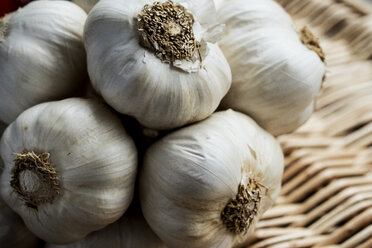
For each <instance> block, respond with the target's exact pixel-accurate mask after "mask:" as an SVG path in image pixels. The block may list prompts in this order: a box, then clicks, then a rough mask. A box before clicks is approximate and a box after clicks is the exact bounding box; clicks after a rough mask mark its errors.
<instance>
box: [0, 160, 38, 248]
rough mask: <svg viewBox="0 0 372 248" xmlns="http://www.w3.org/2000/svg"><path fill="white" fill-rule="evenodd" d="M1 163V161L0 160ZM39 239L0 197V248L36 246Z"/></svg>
mask: <svg viewBox="0 0 372 248" xmlns="http://www.w3.org/2000/svg"><path fill="white" fill-rule="evenodd" d="M0 164H1V162H0ZM38 243H39V240H38V238H36V236H35V235H33V234H32V233H31V232H30V231H29V230H28V229H27V228H26V226H25V224H24V223H23V221H22V219H21V218H20V217H19V216H18V215H17V214H15V213H14V212H13V211H12V210H11V209H10V208H9V207H8V206H7V205H6V204H5V202H4V201H3V200H2V199H0V244H1V247H2V248H37V247H38Z"/></svg>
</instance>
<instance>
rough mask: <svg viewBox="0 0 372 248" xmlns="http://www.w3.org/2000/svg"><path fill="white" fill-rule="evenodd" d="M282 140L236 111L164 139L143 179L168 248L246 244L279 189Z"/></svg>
mask: <svg viewBox="0 0 372 248" xmlns="http://www.w3.org/2000/svg"><path fill="white" fill-rule="evenodd" d="M283 167H284V162H283V154H282V152H281V149H280V146H279V144H278V143H277V141H276V140H275V139H274V138H273V137H272V136H271V135H270V134H269V133H267V132H266V131H264V130H263V129H261V128H260V127H259V126H258V125H257V124H256V123H255V122H254V121H253V120H252V119H250V118H249V117H247V116H245V115H243V114H240V113H238V112H234V111H232V110H228V111H223V112H217V113H214V114H213V115H212V116H211V117H209V118H208V119H206V120H204V121H202V122H199V123H197V124H194V125H191V126H189V127H186V128H183V129H180V130H178V131H175V132H173V133H171V134H170V135H168V136H165V137H164V138H163V139H161V140H160V141H158V142H157V143H155V144H154V145H153V146H151V147H150V148H149V150H148V151H147V153H146V154H145V158H144V165H143V168H142V171H141V176H140V202H141V207H142V211H143V214H144V217H145V219H146V220H147V222H148V223H149V225H150V227H151V228H152V229H153V230H154V232H155V233H156V234H157V235H158V236H159V237H160V239H162V240H163V241H164V242H165V243H166V245H167V246H169V247H232V246H234V245H238V244H240V243H241V242H243V241H245V240H246V238H247V237H248V236H249V234H250V233H251V232H252V231H253V229H254V226H255V224H256V222H257V220H258V218H259V217H260V216H261V215H262V214H263V213H264V212H265V211H266V210H267V209H268V208H269V207H271V206H272V205H273V203H274V201H275V199H276V197H277V196H278V194H279V191H280V185H281V176H282V173H283Z"/></svg>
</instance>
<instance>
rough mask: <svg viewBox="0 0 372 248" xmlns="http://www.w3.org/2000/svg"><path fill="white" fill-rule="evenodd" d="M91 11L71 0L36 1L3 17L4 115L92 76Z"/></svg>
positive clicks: (0, 83)
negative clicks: (87, 33) (88, 48)
mask: <svg viewBox="0 0 372 248" xmlns="http://www.w3.org/2000/svg"><path fill="white" fill-rule="evenodd" d="M86 18H87V14H86V13H85V12H84V11H83V10H82V9H81V8H80V7H78V6H77V5H76V4H73V3H71V2H68V1H34V2H31V3H29V4H27V5H26V6H25V7H24V8H20V9H18V10H17V11H15V12H13V13H11V14H8V15H7V16H5V17H4V18H3V19H1V21H0V121H1V122H4V123H6V124H9V123H11V122H12V121H14V120H15V119H16V117H17V116H18V115H19V114H20V113H22V112H23V111H24V110H26V109H27V108H29V107H31V106H33V105H36V104H38V103H41V102H45V101H50V100H58V99H61V98H66V97H68V96H71V95H72V94H74V93H75V91H76V90H77V89H78V88H79V87H80V86H81V85H82V84H83V83H84V82H85V79H86V78H87V77H88V75H87V69H86V53H85V49H84V44H83V30H84V24H85V21H86Z"/></svg>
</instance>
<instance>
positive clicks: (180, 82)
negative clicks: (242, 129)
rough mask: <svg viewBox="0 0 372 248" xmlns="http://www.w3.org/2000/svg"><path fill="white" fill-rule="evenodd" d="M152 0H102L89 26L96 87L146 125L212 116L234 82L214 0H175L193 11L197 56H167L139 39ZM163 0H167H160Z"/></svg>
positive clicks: (177, 123)
mask: <svg viewBox="0 0 372 248" xmlns="http://www.w3.org/2000/svg"><path fill="white" fill-rule="evenodd" d="M152 2H153V1H148V0H147V1H144V0H142V1H135V0H129V1H126V2H125V3H124V2H122V1H119V0H112V1H99V2H98V3H97V4H96V5H95V7H94V8H93V9H92V10H91V12H90V13H89V16H88V20H87V24H86V26H85V32H84V37H85V45H86V49H87V58H88V72H89V75H90V78H91V81H92V84H93V87H94V88H95V89H96V91H97V92H99V93H100V94H101V95H102V96H103V98H104V99H105V101H106V102H107V103H108V104H109V105H110V106H112V107H113V108H114V109H115V110H116V111H118V112H120V113H123V114H127V115H131V116H133V117H135V118H136V119H137V120H138V121H139V122H140V123H141V124H142V125H143V126H145V127H148V128H152V129H158V130H166V129H172V128H175V127H179V126H182V125H185V124H187V123H192V122H196V121H199V120H202V119H204V118H206V117H208V116H209V115H210V114H211V113H212V112H214V111H215V110H216V108H217V106H218V105H219V104H220V101H221V99H222V97H223V96H224V95H225V94H226V93H227V91H228V89H229V88H230V84H231V71H230V68H229V65H228V63H227V61H226V59H225V58H224V56H223V54H222V52H221V50H220V49H219V47H218V46H217V45H216V44H215V42H216V40H218V36H219V33H220V32H221V28H222V27H221V26H220V25H218V23H217V21H216V13H215V8H214V4H213V1H211V0H203V1H196V0H188V1H174V3H175V4H181V5H182V6H183V7H185V8H186V9H187V11H189V12H190V13H191V14H192V15H193V16H194V20H195V22H194V26H193V30H194V34H195V37H196V39H197V40H198V41H200V46H201V47H200V54H201V56H203V55H204V56H205V57H203V59H202V62H201V66H200V64H198V61H195V63H194V62H192V61H177V60H175V61H173V64H169V63H165V62H162V61H161V60H160V59H159V58H158V57H157V56H156V55H155V54H154V52H153V51H150V50H149V49H148V48H144V47H143V46H141V45H140V38H139V32H138V30H137V28H138V26H137V24H136V23H137V21H138V20H137V16H138V14H139V13H140V12H141V10H142V9H143V6H144V5H145V4H152ZM160 2H161V3H164V2H165V1H160Z"/></svg>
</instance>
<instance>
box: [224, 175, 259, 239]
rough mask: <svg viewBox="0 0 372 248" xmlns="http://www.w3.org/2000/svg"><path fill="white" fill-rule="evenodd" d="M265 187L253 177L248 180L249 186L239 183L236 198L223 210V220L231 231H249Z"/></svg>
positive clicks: (238, 232)
mask: <svg viewBox="0 0 372 248" xmlns="http://www.w3.org/2000/svg"><path fill="white" fill-rule="evenodd" d="M263 189H265V187H264V186H263V185H261V184H259V183H258V182H257V181H256V180H255V179H253V178H250V179H249V180H248V183H247V186H244V185H243V184H240V185H239V188H238V193H237V195H236V197H235V199H232V200H230V201H229V202H228V203H227V204H226V206H225V208H224V209H223V211H222V212H221V219H222V222H223V224H225V225H226V228H227V229H228V230H229V231H230V232H232V233H234V234H241V233H246V232H247V231H248V229H249V227H250V225H251V223H252V221H253V220H254V218H255V217H256V216H257V215H258V210H259V207H260V201H261V196H262V195H263V194H264V192H263Z"/></svg>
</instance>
